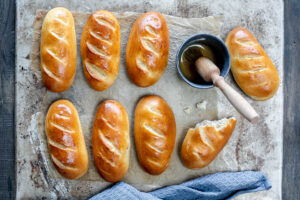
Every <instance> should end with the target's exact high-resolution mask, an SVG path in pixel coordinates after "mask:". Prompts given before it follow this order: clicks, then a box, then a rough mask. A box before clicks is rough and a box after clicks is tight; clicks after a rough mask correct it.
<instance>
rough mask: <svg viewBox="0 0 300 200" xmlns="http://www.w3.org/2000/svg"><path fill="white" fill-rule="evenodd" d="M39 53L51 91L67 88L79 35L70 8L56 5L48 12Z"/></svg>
mask: <svg viewBox="0 0 300 200" xmlns="http://www.w3.org/2000/svg"><path fill="white" fill-rule="evenodd" d="M40 54H41V70H42V80H43V83H44V85H45V87H46V88H47V89H48V90H50V91H52V92H63V91H65V90H67V89H68V88H69V87H70V86H71V85H72V83H73V80H74V76H75V73H76V36H75V27H74V19H73V16H72V14H71V12H70V11H69V10H67V9H65V8H54V9H52V10H50V11H49V12H48V13H47V15H46V17H45V19H44V22H43V26H42V32H41V44H40Z"/></svg>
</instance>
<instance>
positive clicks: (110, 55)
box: [80, 10, 121, 91]
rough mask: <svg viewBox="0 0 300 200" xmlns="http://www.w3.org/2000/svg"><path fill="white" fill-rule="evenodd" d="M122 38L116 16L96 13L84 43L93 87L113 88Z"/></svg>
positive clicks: (85, 64)
mask: <svg viewBox="0 0 300 200" xmlns="http://www.w3.org/2000/svg"><path fill="white" fill-rule="evenodd" d="M120 47H121V35H120V26H119V23H118V20H117V19H116V17H115V16H114V15H113V14H112V13H111V12H108V11H106V10H100V11H96V12H94V13H92V14H91V15H90V17H89V18H88V20H87V22H86V24H85V26H84V29H83V32H82V35H81V42H80V50H81V58H82V63H83V69H84V75H85V77H86V79H87V81H88V82H89V84H90V86H91V87H92V88H93V89H95V90H97V91H103V90H106V89H107V88H109V87H110V86H112V84H113V83H114V81H115V79H116V77H117V75H118V72H119V66H120Z"/></svg>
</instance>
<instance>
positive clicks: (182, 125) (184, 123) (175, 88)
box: [31, 10, 222, 190]
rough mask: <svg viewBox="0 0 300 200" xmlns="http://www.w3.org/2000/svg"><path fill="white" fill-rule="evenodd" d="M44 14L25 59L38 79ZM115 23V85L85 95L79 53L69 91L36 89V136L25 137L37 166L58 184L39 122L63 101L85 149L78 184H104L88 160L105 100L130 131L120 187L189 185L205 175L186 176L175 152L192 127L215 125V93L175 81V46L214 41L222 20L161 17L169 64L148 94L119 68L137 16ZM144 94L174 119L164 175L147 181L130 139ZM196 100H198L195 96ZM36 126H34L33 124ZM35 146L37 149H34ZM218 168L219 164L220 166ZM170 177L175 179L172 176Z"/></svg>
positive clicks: (79, 19) (80, 16)
mask: <svg viewBox="0 0 300 200" xmlns="http://www.w3.org/2000/svg"><path fill="white" fill-rule="evenodd" d="M46 13H47V12H46V11H43V10H38V11H37V13H36V20H35V23H34V41H33V46H32V53H31V61H32V62H31V67H32V69H33V71H35V72H36V73H38V74H39V76H40V60H39V45H40V32H41V26H42V22H43V19H44V16H45V14H46ZM114 14H115V16H116V17H117V19H118V21H119V24H120V28H121V65H120V71H119V75H118V78H117V80H116V81H115V83H114V84H113V86H112V87H111V88H109V89H108V90H106V91H103V92H97V91H95V90H93V89H91V88H90V87H89V85H88V83H87V81H86V79H85V77H84V74H83V69H82V61H81V59H80V52H78V56H77V58H78V59H77V73H76V77H75V81H74V83H73V85H72V87H71V88H70V89H69V90H68V91H66V92H64V93H62V94H57V93H52V92H49V91H46V90H45V89H44V88H41V89H42V90H43V91H44V92H45V95H44V96H43V99H42V101H43V106H42V107H41V108H40V109H39V110H38V112H37V113H36V118H34V119H33V120H32V123H33V124H32V125H33V126H34V127H32V128H33V129H36V128H37V129H38V130H39V131H37V132H33V134H35V135H32V136H31V137H32V138H34V139H33V140H32V144H33V145H34V148H36V149H39V151H40V152H41V155H42V157H43V158H44V159H43V160H44V161H45V162H44V163H43V164H44V165H45V168H46V169H47V170H48V171H49V177H51V178H62V177H61V176H60V175H59V173H57V171H56V170H55V168H54V166H53V164H52V162H51V160H50V156H49V152H48V148H47V139H46V136H45V130H44V120H45V115H46V112H47V109H48V107H49V106H50V105H51V103H52V102H53V101H54V100H57V99H60V98H66V99H69V100H70V101H72V102H73V103H74V105H75V106H76V108H77V110H78V112H79V116H80V120H81V125H82V129H83V133H84V135H85V140H86V145H87V147H88V152H89V158H90V165H89V169H88V172H87V173H86V174H85V175H84V176H83V177H81V178H80V179H79V180H88V181H100V182H105V181H104V180H103V179H102V178H101V177H100V175H99V174H98V173H97V171H96V168H95V165H94V161H93V155H92V142H91V139H92V128H93V127H92V125H93V121H94V115H95V113H96V110H97V107H98V105H99V104H100V102H101V101H103V100H105V99H115V100H118V101H119V102H121V103H122V104H123V105H124V106H125V108H126V110H127V112H128V116H129V119H130V126H131V129H130V130H131V134H130V135H131V144H132V145H131V149H130V166H129V170H128V173H127V174H126V176H125V177H124V178H123V181H125V182H127V183H129V184H132V185H135V186H137V187H141V188H143V189H144V190H149V189H153V188H157V187H161V186H164V185H167V184H170V183H172V184H175V183H180V182H182V181H184V180H187V179H190V178H192V177H197V176H199V175H201V174H203V173H205V170H188V169H187V168H185V167H184V166H183V164H182V163H181V161H180V157H179V150H180V147H181V143H182V141H183V138H184V136H185V134H186V132H187V129H188V128H190V127H194V126H195V124H196V123H197V122H200V121H202V120H203V119H217V113H218V111H217V103H216V102H217V101H218V98H217V93H216V90H201V92H200V90H199V89H195V88H192V87H191V86H189V85H188V84H186V83H185V82H184V81H183V80H182V79H181V78H180V77H179V75H178V73H177V70H176V66H175V59H176V58H175V57H176V52H177V50H178V47H179V46H180V44H181V43H182V42H183V41H184V40H185V39H187V37H189V36H191V35H193V34H196V33H210V34H214V35H219V33H220V29H221V25H222V16H214V17H206V18H199V19H196V18H194V19H193V18H190V19H187V18H179V17H173V16H169V15H164V17H165V18H166V20H167V24H168V28H169V35H170V51H169V61H168V66H167V69H166V72H165V73H164V75H163V76H162V78H161V79H160V81H159V82H157V83H156V84H155V85H153V86H151V87H148V88H140V87H137V86H136V85H134V84H133V83H132V82H131V81H130V79H129V77H128V76H127V72H126V66H125V49H126V45H127V40H128V36H129V33H130V30H131V27H132V24H133V23H134V21H135V20H136V19H137V17H138V16H139V15H140V14H139V13H133V12H125V13H114ZM73 16H74V20H75V28H76V36H77V46H78V48H77V49H80V47H79V44H80V36H81V32H82V30H83V27H84V25H85V23H86V20H87V18H88V16H89V14H85V13H78V12H76V13H73ZM147 94H157V95H160V96H162V97H163V98H164V99H165V100H166V101H167V102H168V104H169V105H170V106H171V108H172V110H173V112H174V115H175V118H176V129H177V130H176V131H177V135H176V145H175V148H174V152H173V155H172V158H171V161H170V164H169V167H168V168H167V170H166V171H165V172H164V173H162V174H161V175H159V176H153V175H150V174H148V173H146V172H145V171H144V170H143V169H142V168H141V166H140V165H139V163H138V160H137V156H136V151H135V145H134V134H133V122H134V108H135V106H136V103H137V101H138V100H139V99H140V98H141V97H142V96H144V95H147ZM199 94H201V95H199ZM202 101H207V102H208V104H207V106H206V109H197V108H196V104H197V103H199V102H202ZM187 107H189V108H190V110H191V111H190V113H189V114H188V113H186V112H185V111H184V109H185V108H187ZM35 120H37V121H39V123H38V124H36V121H35ZM36 140H38V141H39V142H38V144H39V145H36V143H37V142H36ZM221 162H222V161H221ZM220 164H221V163H218V162H214V163H212V164H211V165H210V167H211V168H214V170H221V169H222V168H220V167H218V166H220ZM175 174H176V176H174V175H175Z"/></svg>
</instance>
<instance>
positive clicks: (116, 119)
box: [93, 100, 130, 182]
mask: <svg viewBox="0 0 300 200" xmlns="http://www.w3.org/2000/svg"><path fill="white" fill-rule="evenodd" d="M129 137H130V135H129V120H128V116H127V112H126V110H125V108H124V107H123V106H122V105H121V104H120V103H119V102H117V101H114V100H107V101H104V102H103V103H101V104H100V106H99V108H98V110H97V113H96V117H95V121H94V127H93V153H94V161H95V165H96V168H97V170H98V172H99V173H100V174H101V176H102V177H103V178H104V179H105V180H106V181H109V182H116V181H119V180H120V179H121V178H122V177H123V176H124V175H125V174H126V172H127V170H128V165H129V149H130V138H129Z"/></svg>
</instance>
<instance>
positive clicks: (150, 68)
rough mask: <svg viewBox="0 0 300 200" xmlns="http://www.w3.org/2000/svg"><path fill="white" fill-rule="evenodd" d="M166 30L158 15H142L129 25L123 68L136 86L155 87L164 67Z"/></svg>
mask: <svg viewBox="0 0 300 200" xmlns="http://www.w3.org/2000/svg"><path fill="white" fill-rule="evenodd" d="M168 56H169V31H168V26H167V23H166V20H165V19H164V17H163V16H162V15H161V14H160V13H158V12H147V13H144V14H142V15H141V16H140V17H139V18H138V19H137V20H136V21H135V23H134V24H133V27H132V29H131V32H130V35H129V39H128V43H127V47H126V67H127V72H128V75H129V77H130V79H131V81H132V82H133V83H134V84H136V85H137V86H139V87H148V86H151V85H153V84H155V83H156V82H157V81H158V80H159V79H160V77H161V76H162V75H163V73H164V71H165V69H166V66H167V64H168Z"/></svg>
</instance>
